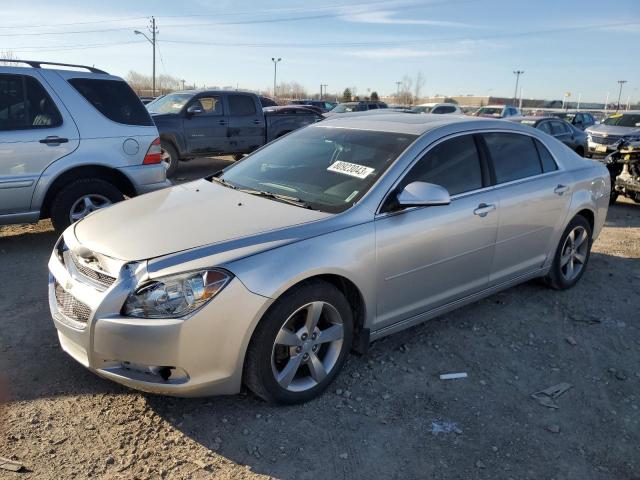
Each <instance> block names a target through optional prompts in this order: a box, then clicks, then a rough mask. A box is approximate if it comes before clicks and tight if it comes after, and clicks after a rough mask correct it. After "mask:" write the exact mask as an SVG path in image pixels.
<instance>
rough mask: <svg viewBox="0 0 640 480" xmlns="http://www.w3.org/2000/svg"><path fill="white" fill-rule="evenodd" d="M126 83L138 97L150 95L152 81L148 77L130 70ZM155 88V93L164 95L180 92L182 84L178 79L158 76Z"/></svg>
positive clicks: (169, 76)
mask: <svg viewBox="0 0 640 480" xmlns="http://www.w3.org/2000/svg"><path fill="white" fill-rule="evenodd" d="M127 82H128V83H129V85H130V86H131V88H133V90H134V91H135V92H136V93H137V94H138V95H141V96H142V95H151V92H152V91H153V81H152V78H151V76H150V75H144V74H142V73H139V72H136V71H134V70H130V71H129V73H128V74H127ZM156 86H157V88H156V91H159V92H160V94H165V93H169V92H173V91H175V90H180V89H181V87H182V83H181V81H180V79H178V78H176V77H173V76H171V75H160V76H159V77H158V78H157V79H156Z"/></svg>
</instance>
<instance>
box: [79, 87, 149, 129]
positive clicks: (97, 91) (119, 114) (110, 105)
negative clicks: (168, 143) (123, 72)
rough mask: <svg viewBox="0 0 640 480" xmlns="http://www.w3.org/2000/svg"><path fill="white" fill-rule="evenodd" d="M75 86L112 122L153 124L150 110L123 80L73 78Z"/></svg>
mask: <svg viewBox="0 0 640 480" xmlns="http://www.w3.org/2000/svg"><path fill="white" fill-rule="evenodd" d="M68 81H69V83H70V84H71V86H72V87H73V88H75V89H76V90H77V91H78V92H79V93H80V95H82V96H83V97H84V98H85V99H86V100H87V101H88V102H89V103H90V104H91V105H93V107H94V108H95V109H96V110H98V111H99V112H100V113H101V114H102V115H104V116H105V117H107V118H108V119H109V120H111V121H112V122H116V123H122V124H124V125H143V126H153V125H154V123H153V120H151V117H150V116H149V112H148V111H147V109H146V108H145V107H144V105H142V102H141V101H140V98H138V96H137V95H136V94H135V92H134V91H133V90H131V87H130V86H129V85H128V84H127V83H126V82H124V81H122V80H102V79H96V78H71V79H70V80H68Z"/></svg>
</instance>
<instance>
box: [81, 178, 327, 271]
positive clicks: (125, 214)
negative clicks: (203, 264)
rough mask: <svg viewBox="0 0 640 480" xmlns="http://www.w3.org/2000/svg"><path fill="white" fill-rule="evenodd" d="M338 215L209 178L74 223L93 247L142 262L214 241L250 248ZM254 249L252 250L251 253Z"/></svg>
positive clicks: (162, 191) (108, 209)
mask: <svg viewBox="0 0 640 480" xmlns="http://www.w3.org/2000/svg"><path fill="white" fill-rule="evenodd" d="M328 217H333V215H332V214H329V213H324V212H319V211H316V210H309V209H305V208H301V207H297V206H295V205H289V204H285V203H282V202H278V201H275V200H270V199H268V198H264V197H258V196H255V195H250V194H248V193H243V192H239V191H237V190H233V189H231V188H227V187H224V186H222V185H218V184H217V183H211V182H209V181H207V180H204V179H203V180H197V181H195V182H191V183H186V184H183V185H179V186H175V187H171V188H166V189H164V190H159V191H156V192H152V193H148V194H146V195H142V196H140V197H137V198H133V199H131V200H127V201H125V202H121V203H118V204H116V205H113V206H111V207H109V208H106V209H104V210H100V211H97V212H95V213H93V214H91V215H89V216H88V217H86V218H84V219H83V220H81V221H79V222H77V223H76V224H75V226H74V234H75V236H76V238H77V240H78V241H79V242H80V244H81V245H83V246H84V247H87V248H88V249H90V250H92V251H94V252H97V253H101V254H103V255H107V256H109V257H112V258H117V259H119V260H124V261H140V260H147V259H150V258H155V257H159V256H163V255H168V254H171V253H175V252H179V251H183V250H189V249H193V248H196V247H201V246H205V245H212V244H222V243H225V242H226V243H227V247H228V248H230V249H233V248H234V246H233V242H234V241H235V242H237V243H241V244H242V245H243V247H244V248H245V252H246V251H247V250H246V247H247V245H249V246H250V245H251V244H252V242H251V241H249V242H247V239H250V238H251V237H256V241H255V243H256V244H262V243H263V242H262V241H261V240H260V239H259V238H257V237H259V236H260V235H264V234H265V233H267V232H273V231H278V230H282V229H287V228H291V227H295V226H298V225H301V224H305V223H309V222H314V221H318V220H322V219H324V218H328ZM249 253H251V252H249Z"/></svg>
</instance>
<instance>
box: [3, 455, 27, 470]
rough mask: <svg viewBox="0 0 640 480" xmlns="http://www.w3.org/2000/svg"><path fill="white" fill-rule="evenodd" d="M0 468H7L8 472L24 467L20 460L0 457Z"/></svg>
mask: <svg viewBox="0 0 640 480" xmlns="http://www.w3.org/2000/svg"><path fill="white" fill-rule="evenodd" d="M0 468H2V469H3V470H9V471H10V472H19V471H20V470H22V469H23V468H24V465H22V463H20V462H16V461H15V460H9V459H8V458H4V457H0Z"/></svg>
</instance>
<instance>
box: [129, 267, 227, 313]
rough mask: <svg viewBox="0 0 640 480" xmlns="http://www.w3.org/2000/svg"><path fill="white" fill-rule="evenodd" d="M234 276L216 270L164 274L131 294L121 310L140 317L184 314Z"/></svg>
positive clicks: (194, 309)
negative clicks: (164, 275) (165, 275)
mask: <svg viewBox="0 0 640 480" xmlns="http://www.w3.org/2000/svg"><path fill="white" fill-rule="evenodd" d="M231 278H232V277H231V274H229V273H227V272H225V271H223V270H214V269H212V270H202V271H198V272H187V273H181V274H179V275H171V276H168V277H161V278H158V279H156V280H154V281H151V282H149V283H147V284H145V285H142V286H140V287H138V288H137V289H136V290H135V291H134V292H132V293H130V294H129V297H128V298H127V301H126V302H125V304H124V307H123V309H122V311H123V313H124V314H125V315H127V316H130V317H140V318H175V317H183V316H185V315H187V314H189V313H191V312H195V311H196V310H198V309H199V308H201V307H202V306H203V305H205V304H206V303H207V302H208V301H210V300H211V299H212V298H213V297H215V296H216V295H217V294H218V293H219V292H220V291H221V290H222V289H223V288H224V287H225V286H226V285H227V284H228V283H229V281H230V280H231Z"/></svg>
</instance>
